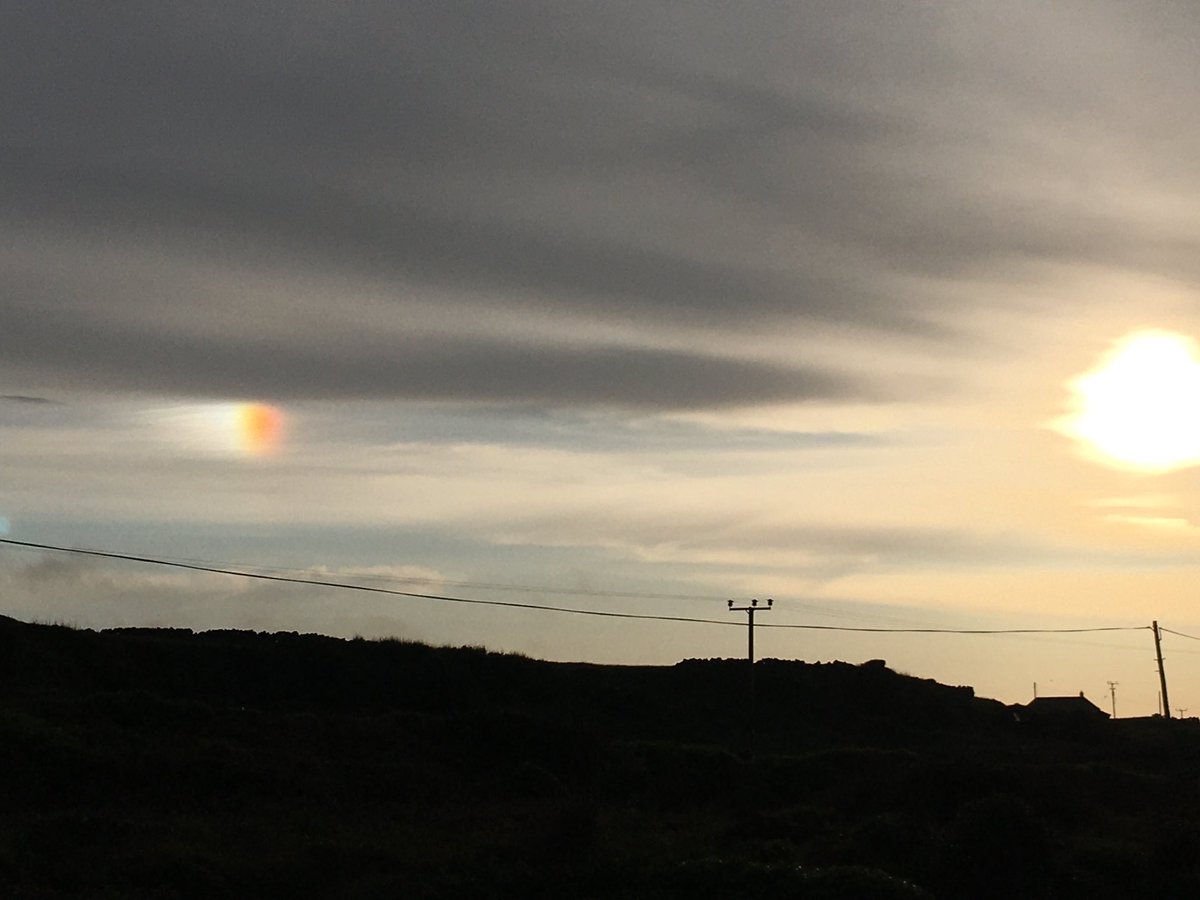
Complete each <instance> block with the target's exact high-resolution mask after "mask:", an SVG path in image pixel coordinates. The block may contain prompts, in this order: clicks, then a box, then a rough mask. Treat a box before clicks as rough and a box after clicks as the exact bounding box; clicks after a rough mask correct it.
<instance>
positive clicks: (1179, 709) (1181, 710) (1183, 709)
mask: <svg viewBox="0 0 1200 900" xmlns="http://www.w3.org/2000/svg"><path fill="white" fill-rule="evenodd" d="M1187 711H1188V708H1187V707H1186V706H1177V707H1175V712H1177V713H1179V718H1181V719H1182V718H1183V714H1184V713H1185V712H1187Z"/></svg>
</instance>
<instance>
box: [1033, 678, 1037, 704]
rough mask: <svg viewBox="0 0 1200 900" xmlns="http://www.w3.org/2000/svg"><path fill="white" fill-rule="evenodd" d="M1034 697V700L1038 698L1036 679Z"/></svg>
mask: <svg viewBox="0 0 1200 900" xmlns="http://www.w3.org/2000/svg"><path fill="white" fill-rule="evenodd" d="M1033 699H1034V700H1036V699H1037V682H1036V681H1035V682H1034V683H1033Z"/></svg>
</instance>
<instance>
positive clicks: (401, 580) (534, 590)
mask: <svg viewBox="0 0 1200 900" xmlns="http://www.w3.org/2000/svg"><path fill="white" fill-rule="evenodd" d="M164 559H165V560H170V561H177V562H186V563H196V564H200V565H209V566H216V567H219V568H221V569H237V570H239V571H244V570H246V569H254V570H256V571H260V572H268V573H277V572H304V573H308V574H309V576H310V577H314V578H317V577H320V576H321V574H322V573H320V572H319V571H318V570H315V569H314V567H312V566H309V567H306V568H298V567H295V566H264V565H259V564H256V563H241V562H229V561H227V560H212V559H204V558H201V557H187V556H172V557H164ZM325 574H330V575H334V574H336V575H338V576H339V577H345V578H354V579H356V580H360V581H384V582H391V583H396V584H425V585H437V586H445V587H461V588H474V589H475V590H486V591H506V592H512V593H521V594H562V595H566V596H580V597H611V598H618V599H630V600H700V601H726V600H728V598H729V595H728V594H721V595H717V594H680V593H665V592H650V591H614V590H600V589H592V588H563V587H547V586H538V585H528V584H517V583H514V582H491V581H465V580H456V579H449V578H429V577H423V576H419V575H391V574H387V573H383V572H354V571H340V572H331V573H325ZM788 604H789V606H792V607H799V608H800V609H801V611H802V612H809V613H812V614H813V615H817V616H828V617H829V618H831V619H858V620H862V621H868V622H870V621H876V622H892V623H896V624H899V625H912V626H914V627H921V626H922V625H923V624H924V623H920V622H913V621H912V620H906V619H899V618H896V617H894V616H883V615H872V614H870V613H854V612H848V611H846V610H837V609H833V608H831V607H828V606H822V605H820V604H816V603H813V602H811V601H808V600H804V599H799V598H794V597H792V598H788Z"/></svg>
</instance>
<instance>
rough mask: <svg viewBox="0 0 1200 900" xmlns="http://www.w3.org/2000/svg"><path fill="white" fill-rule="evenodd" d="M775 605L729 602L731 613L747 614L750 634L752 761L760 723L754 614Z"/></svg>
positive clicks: (748, 656)
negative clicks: (757, 709)
mask: <svg viewBox="0 0 1200 900" xmlns="http://www.w3.org/2000/svg"><path fill="white" fill-rule="evenodd" d="M774 605H775V601H774V600H767V605H766V606H759V605H758V600H751V601H750V605H749V606H734V605H733V601H732V600H730V601H729V610H730V612H744V613H745V614H746V626H747V627H746V630H747V633H748V634H749V638H748V639H747V645H746V659H747V661H748V662H749V663H750V667H749V668H750V729H749V736H748V737H749V750H750V758H751V759H753V758H754V743H755V741H754V738H755V729H756V726H757V723H758V714H757V711H756V709H755V707H756V706H757V702H756V699H755V692H754V614H755V613H756V612H759V611H760V610H761V611H764V612H765V611H766V610H768V609H770V608H771V607H772V606H774Z"/></svg>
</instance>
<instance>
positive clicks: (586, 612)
mask: <svg viewBox="0 0 1200 900" xmlns="http://www.w3.org/2000/svg"><path fill="white" fill-rule="evenodd" d="M0 544H6V545H8V546H12V547H24V548H27V549H31V550H48V551H51V552H54V553H72V554H76V555H80V556H92V557H99V558H101V559H117V560H123V561H126V562H136V563H144V564H146V565H154V566H166V567H170V568H175V569H186V570H189V571H193V572H209V573H213V574H216V575H230V576H234V577H238V578H252V579H256V580H259V581H271V582H276V583H282V584H307V585H312V586H314V587H328V588H336V589H338V590H348V591H362V592H364V593H371V594H386V595H389V596H395V597H411V598H414V599H419V600H436V601H441V602H445V603H468V604H472V605H477V606H500V607H507V608H511V609H531V610H542V611H544V612H559V613H569V614H573V615H579V616H600V617H603V618H611V619H641V620H650V621H659V622H690V623H696V624H702V625H724V626H733V627H740V626H739V625H738V623H736V622H730V621H729V620H727V619H702V618H698V617H693V616H663V615H651V614H647V613H628V612H615V611H612V610H601V609H578V608H574V607H569V606H548V605H545V604H539V603H518V602H516V601H511V600H481V599H479V598H474V597H450V596H446V595H443V594H425V593H418V592H415V591H398V590H393V589H391V588H382V587H373V586H370V585H363V584H353V583H350V582H345V581H329V580H325V579H318V578H295V577H292V576H287V575H268V574H266V573H263V572H248V571H244V570H241V569H232V568H222V567H219V566H207V565H200V564H198V563H186V562H178V561H173V560H167V559H161V558H158V557H152V556H136V555H133V554H129V553H116V552H113V551H110V550H89V549H85V548H82V547H60V546H57V545H55V544H40V543H34V542H32V541H17V540H12V539H11V538H0ZM759 627H760V628H790V629H800V630H805V631H840V632H855V633H869V634H1086V633H1094V632H1108V631H1146V630H1149V628H1150V626H1147V625H1125V626H1122V625H1116V626H1107V627H1098V628H873V627H867V626H850V625H811V624H805V623H799V622H796V623H793V622H771V623H766V622H764V623H762V624H761V625H759ZM1163 630H1164V631H1165V630H1166V629H1163Z"/></svg>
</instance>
